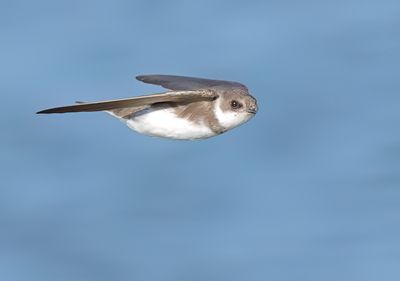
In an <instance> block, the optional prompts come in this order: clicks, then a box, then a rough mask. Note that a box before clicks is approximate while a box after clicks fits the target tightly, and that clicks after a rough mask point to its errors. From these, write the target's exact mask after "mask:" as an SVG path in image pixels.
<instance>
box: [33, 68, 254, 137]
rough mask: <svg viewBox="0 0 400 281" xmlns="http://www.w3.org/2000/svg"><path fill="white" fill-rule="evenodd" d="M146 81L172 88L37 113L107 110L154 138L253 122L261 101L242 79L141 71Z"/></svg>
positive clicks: (207, 132)
mask: <svg viewBox="0 0 400 281" xmlns="http://www.w3.org/2000/svg"><path fill="white" fill-rule="evenodd" d="M136 79H138V80H139V81H142V82H144V83H149V84H154V85H159V86H162V87H164V88H166V89H168V90H169V91H167V92H164V93H160V94H153V95H147V96H138V97H133V98H127V99H118V100H109V101H99V102H91V103H86V102H77V104H74V105H69V106H62V107H56V108H50V109H45V110H42V111H39V112H37V113H38V114H49V113H67V112H92V111H106V112H107V113H109V114H111V115H112V116H114V117H116V118H118V119H119V120H121V121H123V122H124V123H125V124H126V125H127V126H128V127H129V128H131V129H133V130H135V131H137V132H139V133H142V134H145V135H148V136H155V137H163V138H170V139H179V140H196V139H207V138H209V137H213V136H217V135H220V134H222V133H224V132H226V131H228V130H230V129H233V128H235V127H237V126H239V125H241V124H243V123H245V122H247V121H249V120H250V119H251V118H252V117H253V116H254V115H255V114H256V113H257V110H258V107H257V101H256V99H255V98H254V97H252V96H251V95H250V94H249V91H248V89H247V87H246V86H244V85H243V84H240V83H238V82H233V81H223V80H211V79H204V78H195V77H185V76H175V75H139V76H137V77H136Z"/></svg>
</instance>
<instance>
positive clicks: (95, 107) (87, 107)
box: [37, 90, 217, 114]
mask: <svg viewBox="0 0 400 281" xmlns="http://www.w3.org/2000/svg"><path fill="white" fill-rule="evenodd" d="M216 97H217V94H216V93H215V92H214V91H212V90H195V91H176V92H166V93H162V94H154V95H149V96H140V97H134V98H128V99H119V100H110V101H100V102H93V103H83V104H75V105H69V106H62V107H56V108H50V109H45V110H42V111H39V112H37V113H38V114H44V113H47V114H48V113H66V112H83V111H84V112H88V111H103V110H111V109H117V108H126V107H138V106H148V105H151V104H154V103H160V102H195V101H205V100H213V99H215V98H216Z"/></svg>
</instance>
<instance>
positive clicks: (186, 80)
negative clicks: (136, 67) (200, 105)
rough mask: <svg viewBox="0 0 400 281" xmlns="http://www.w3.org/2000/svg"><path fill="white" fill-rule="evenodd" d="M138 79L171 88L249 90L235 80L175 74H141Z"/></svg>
mask: <svg viewBox="0 0 400 281" xmlns="http://www.w3.org/2000/svg"><path fill="white" fill-rule="evenodd" d="M136 79H137V80H139V81H142V82H144V83H149V84H154V85H160V86H162V87H164V88H166V89H170V90H177V91H180V90H196V89H206V88H209V87H215V86H222V87H227V88H242V89H244V90H246V91H247V88H246V86H245V85H243V84H240V83H238V82H233V81H224V80H211V79H204V78H196V77H185V76H175V75H158V74H156V75H139V76H137V77H136Z"/></svg>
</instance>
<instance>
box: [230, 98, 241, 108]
mask: <svg viewBox="0 0 400 281" xmlns="http://www.w3.org/2000/svg"><path fill="white" fill-rule="evenodd" d="M231 107H232V108H240V107H242V104H241V103H240V102H238V101H235V100H233V101H231Z"/></svg>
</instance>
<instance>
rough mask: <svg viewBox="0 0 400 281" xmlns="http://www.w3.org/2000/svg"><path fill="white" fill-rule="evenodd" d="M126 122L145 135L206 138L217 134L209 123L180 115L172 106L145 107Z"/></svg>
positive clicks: (185, 138)
mask: <svg viewBox="0 0 400 281" xmlns="http://www.w3.org/2000/svg"><path fill="white" fill-rule="evenodd" d="M126 124H127V125H128V126H129V127H130V128H131V129H133V130H135V131H137V132H139V133H142V134H145V135H149V136H156V137H165V138H172V139H181V140H192V139H204V138H209V137H212V136H214V135H215V133H214V132H213V131H212V130H211V129H210V128H209V127H208V126H207V125H205V124H198V123H194V122H192V121H190V120H188V119H186V118H181V117H178V116H176V114H175V113H174V111H173V109H170V108H165V109H153V108H149V109H145V110H143V111H141V112H139V113H138V114H136V115H135V116H134V117H133V118H131V119H129V120H127V121H126Z"/></svg>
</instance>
